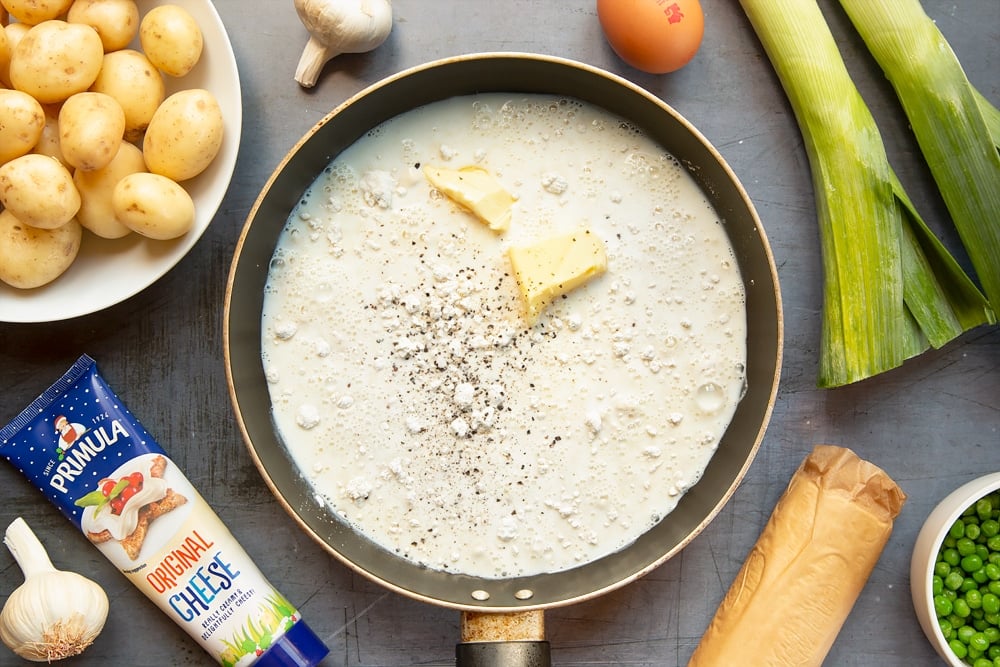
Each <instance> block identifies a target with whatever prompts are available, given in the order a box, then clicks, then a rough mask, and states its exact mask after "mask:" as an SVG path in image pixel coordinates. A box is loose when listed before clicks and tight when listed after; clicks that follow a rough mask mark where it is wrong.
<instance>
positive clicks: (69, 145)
mask: <svg viewBox="0 0 1000 667" xmlns="http://www.w3.org/2000/svg"><path fill="white" fill-rule="evenodd" d="M124 135H125V111H124V110H123V109H122V106H121V104H119V103H118V100H116V99H115V98H113V97H111V96H110V95H107V94H105V93H93V92H83V93H77V94H75V95H73V96H72V97H70V98H69V99H68V100H66V101H65V102H64V103H63V105H62V108H61V109H60V110H59V149H60V150H61V151H62V156H63V159H64V160H66V162H67V163H68V164H70V165H72V166H74V167H76V168H77V169H83V170H86V171H90V170H92V169H100V168H101V167H104V166H106V165H107V164H108V163H109V162H111V160H112V159H113V158H114V157H115V155H116V154H117V153H118V147H119V146H120V145H121V143H122V139H123V137H124Z"/></svg>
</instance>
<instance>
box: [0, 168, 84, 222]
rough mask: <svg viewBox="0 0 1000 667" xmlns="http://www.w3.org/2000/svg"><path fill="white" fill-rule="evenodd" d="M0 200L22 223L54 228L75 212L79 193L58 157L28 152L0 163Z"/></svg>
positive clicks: (66, 220) (78, 201) (78, 202)
mask: <svg viewBox="0 0 1000 667" xmlns="http://www.w3.org/2000/svg"><path fill="white" fill-rule="evenodd" d="M0 203H2V204H3V205H4V207H5V208H6V209H7V210H9V211H10V212H11V213H13V214H14V215H15V216H16V217H17V218H18V220H20V221H21V222H23V223H24V224H26V225H31V226H32V227H36V228H38V229H55V228H56V227H62V226H63V225H65V224H66V223H67V222H69V221H70V219H71V218H72V217H73V216H75V215H76V212H77V211H78V210H79V209H80V193H79V192H77V189H76V185H74V184H73V176H72V175H71V174H70V173H69V171H68V170H67V169H66V167H64V166H63V164H62V163H61V162H59V160H56V159H55V158H52V157H49V156H48V155H39V154H37V153H29V154H27V155H22V156H21V157H18V158H14V159H13V160H11V161H10V162H8V163H6V164H4V165H3V166H0Z"/></svg>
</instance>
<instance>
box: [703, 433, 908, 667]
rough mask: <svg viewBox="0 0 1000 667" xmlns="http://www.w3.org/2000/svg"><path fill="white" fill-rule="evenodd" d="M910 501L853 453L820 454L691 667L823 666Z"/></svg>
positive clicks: (786, 500)
mask: <svg viewBox="0 0 1000 667" xmlns="http://www.w3.org/2000/svg"><path fill="white" fill-rule="evenodd" d="M905 500H906V494H904V493H903V491H902V489H900V488H899V486H897V485H896V483H895V482H894V481H893V480H892V479H890V478H889V476H888V475H887V474H886V473H885V472H883V471H882V470H881V469H880V468H878V467H877V466H875V465H873V464H872V463H869V462H868V461H865V460H863V459H861V458H859V457H858V456H857V455H856V454H855V453H854V452H852V451H851V450H850V449H845V448H843V447H836V446H833V445H817V446H816V447H815V448H814V449H813V451H812V453H811V454H810V455H809V456H808V457H806V459H805V461H803V462H802V465H801V466H799V469H798V470H797V471H796V472H795V474H794V475H793V476H792V479H791V481H790V482H789V484H788V488H787V489H785V492H784V494H782V496H781V498H780V499H779V500H778V504H777V505H776V506H775V508H774V511H773V512H772V513H771V517H770V519H769V520H768V522H767V525H766V526H765V527H764V530H763V532H762V533H761V535H760V537H759V538H758V539H757V543H756V544H755V545H754V547H753V549H751V550H750V553H749V555H748V556H747V559H746V561H745V562H744V563H743V567H742V568H741V569H740V571H739V573H738V574H737V575H736V579H735V580H734V581H733V584H732V586H730V588H729V591H728V592H727V593H726V597H725V598H724V599H723V600H722V603H721V604H720V605H719V608H718V610H717V611H716V613H715V617H714V618H713V619H712V622H711V623H710V624H709V626H708V629H707V630H706V631H705V634H704V636H703V637H702V639H701V643H700V644H699V645H698V647H697V649H695V652H694V655H692V656H691V661H690V662H689V663H688V667H721V666H722V665H748V666H754V667H756V666H762V667H763V666H772V665H774V666H782V665H796V666H797V667H806V666H809V665H817V666H818V665H821V664H822V663H823V659H824V658H825V657H826V655H827V653H828V652H829V650H830V647H831V646H832V645H833V641H834V639H836V637H837V633H838V632H840V628H841V627H842V626H843V624H844V621H845V620H846V619H847V615H848V614H849V613H850V611H851V608H852V607H853V606H854V602H855V600H857V597H858V594H859V593H860V592H861V589H862V588H864V585H865V582H866V581H867V580H868V576H869V575H870V574H871V571H872V569H873V568H874V567H875V563H876V562H877V561H878V559H879V556H880V555H881V554H882V549H883V548H884V547H885V544H886V542H887V541H888V540H889V535H890V534H891V533H892V523H893V520H894V519H895V518H896V516H897V515H898V514H899V511H900V509H902V507H903V503H904V502H905Z"/></svg>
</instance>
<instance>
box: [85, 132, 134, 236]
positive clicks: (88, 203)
mask: <svg viewBox="0 0 1000 667" xmlns="http://www.w3.org/2000/svg"><path fill="white" fill-rule="evenodd" d="M142 171H146V163H145V162H144V161H143V159H142V151H141V150H139V148H138V147H136V146H135V145H134V144H130V143H128V142H127V141H123V142H122V145H121V146H119V147H118V154H117V155H115V157H114V159H113V160H111V162H109V163H108V165H107V166H106V167H102V168H100V169H94V170H93V171H84V170H82V169H77V170H76V172H75V173H74V174H73V182H74V183H75V184H76V189H77V190H79V191H80V199H81V205H80V210H79V212H77V214H76V219H77V220H79V221H80V224H81V225H83V226H84V227H85V228H86V229H89V230H90V231H92V232H93V233H94V234H97V235H98V236H100V237H101V238H105V239H117V238H121V237H123V236H127V235H128V234H131V233H132V230H131V229H129V228H128V227H126V226H125V225H124V224H122V222H121V221H120V220H119V219H118V218H117V217H116V216H115V209H114V207H113V206H112V205H111V195H112V193H113V192H114V190H115V185H117V184H118V181H120V180H122V179H123V178H125V177H126V176H128V175H129V174H136V173H139V172H142Z"/></svg>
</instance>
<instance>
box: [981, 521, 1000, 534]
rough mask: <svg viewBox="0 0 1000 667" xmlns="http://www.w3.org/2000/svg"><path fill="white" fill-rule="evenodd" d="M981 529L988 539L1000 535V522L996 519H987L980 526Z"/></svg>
mask: <svg viewBox="0 0 1000 667" xmlns="http://www.w3.org/2000/svg"><path fill="white" fill-rule="evenodd" d="M979 528H980V529H981V530H982V532H983V535H984V536H986V537H994V536H996V535H1000V521H997V520H996V519H987V520H986V521H983V522H982V523H981V524H979Z"/></svg>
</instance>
